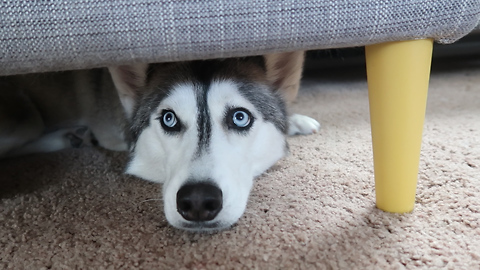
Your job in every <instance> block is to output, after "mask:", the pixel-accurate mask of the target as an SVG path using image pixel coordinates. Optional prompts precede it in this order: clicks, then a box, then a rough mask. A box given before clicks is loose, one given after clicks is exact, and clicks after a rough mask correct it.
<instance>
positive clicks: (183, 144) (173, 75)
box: [109, 54, 303, 231]
mask: <svg viewBox="0 0 480 270" xmlns="http://www.w3.org/2000/svg"><path fill="white" fill-rule="evenodd" d="M286 55H287V54H286ZM302 57H303V55H302ZM277 60H278V61H277ZM280 60H283V61H285V59H282V58H281V57H276V58H275V59H274V61H275V63H273V62H272V61H273V60H271V59H270V60H269V59H265V58H263V57H247V58H238V59H223V60H206V61H191V62H179V63H163V64H150V65H135V66H119V67H111V68H109V69H110V72H111V74H112V78H113V81H114V84H115V86H116V88H117V91H118V93H119V96H120V100H121V102H122V104H123V107H124V109H125V111H126V113H127V116H128V117H129V119H130V126H129V128H128V132H127V133H128V134H127V137H128V138H129V143H130V152H131V153H130V162H129V165H128V168H127V173H129V174H133V175H136V176H139V177H141V178H144V179H147V180H150V181H154V182H160V183H163V184H164V187H163V199H164V207H165V215H166V218H167V220H168V221H169V223H170V224H172V225H173V226H175V227H177V228H181V229H187V230H193V231H209V230H220V229H223V228H227V227H229V226H231V225H232V224H234V223H235V222H236V221H237V220H238V219H239V218H240V216H241V215H242V214H243V212H244V211H245V207H246V204H247V201H248V197H249V193H250V189H251V187H252V184H253V179H254V177H256V176H258V175H259V174H261V173H263V172H264V171H265V170H267V169H268V168H269V167H270V166H272V165H273V164H274V163H275V162H276V161H277V160H279V159H280V158H282V157H283V156H284V155H285V153H286V151H287V143H286V139H285V134H286V131H287V115H286V112H285V105H284V102H283V100H282V98H281V97H280V95H279V94H278V91H276V90H278V89H279V86H280V85H282V84H283V85H285V82H282V81H281V80H282V79H285V78H288V76H279V74H281V73H282V72H284V71H282V68H286V67H289V65H285V63H283V64H281V61H280ZM290 68H291V67H290ZM296 72H298V70H297V71H296ZM279 77H282V79H279ZM298 77H299V76H298ZM295 83H298V82H294V84H295ZM280 88H281V87H280Z"/></svg>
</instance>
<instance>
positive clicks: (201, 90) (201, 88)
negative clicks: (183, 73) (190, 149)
mask: <svg viewBox="0 0 480 270" xmlns="http://www.w3.org/2000/svg"><path fill="white" fill-rule="evenodd" d="M209 88H210V82H203V83H197V84H195V94H196V100H197V108H198V115H197V131H198V148H197V150H196V154H195V156H196V157H199V156H201V155H202V153H203V152H208V148H209V145H210V138H211V137H212V121H211V117H210V110H209V105H208V99H207V96H208V90H209Z"/></svg>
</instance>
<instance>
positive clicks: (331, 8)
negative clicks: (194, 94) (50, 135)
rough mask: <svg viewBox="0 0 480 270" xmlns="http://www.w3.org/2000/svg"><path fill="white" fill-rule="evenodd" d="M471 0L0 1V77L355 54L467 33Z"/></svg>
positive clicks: (472, 18) (478, 12)
mask: <svg viewBox="0 0 480 270" xmlns="http://www.w3.org/2000/svg"><path fill="white" fill-rule="evenodd" d="M479 16H480V2H479V0H402V1H398V0H350V1H348V0H331V1H325V0H298V1H295V0H290V1H288V0H278V1H273V0H256V1H251V0H202V1H187V0H175V1H161V0H117V1H112V0H78V1H64V0H43V1H40V0H38V1H37V0H5V1H1V2H0V29H1V31H0V65H1V69H0V74H16V73H26V72H38V71H51V70H64V69H79V68H90V67H99V66H106V65H112V64H125V63H132V62H161V61H178V60H191V59H204V58H217V57H232V56H244V55H255V54H264V53H268V52H278V51H288V50H305V49H318V48H332V47H347V46H360V45H366V44H371V43H378V42H384V41H394V40H406V39H415V38H424V37H431V38H434V39H435V40H437V41H438V42H440V43H450V42H453V41H455V40H457V39H458V38H460V37H462V36H463V35H465V34H467V33H468V32H469V31H470V30H472V29H473V28H474V27H475V26H476V25H477V23H478V20H479Z"/></svg>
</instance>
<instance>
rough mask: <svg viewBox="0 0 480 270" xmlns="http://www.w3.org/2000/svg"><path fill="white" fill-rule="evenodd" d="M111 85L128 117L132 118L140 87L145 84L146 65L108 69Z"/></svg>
mask: <svg viewBox="0 0 480 270" xmlns="http://www.w3.org/2000/svg"><path fill="white" fill-rule="evenodd" d="M108 70H109V71H110V74H111V75H112V80H113V83H114V84H115V87H116V88H117V92H118V96H119V97H120V101H121V102H122V105H123V108H124V110H125V112H126V113H127V116H128V117H131V116H132V113H133V109H134V107H135V103H136V102H137V100H138V97H139V95H140V91H141V89H142V87H144V86H145V84H146V79H147V70H148V64H134V65H125V66H114V67H109V68H108Z"/></svg>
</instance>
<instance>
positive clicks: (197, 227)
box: [178, 221, 226, 232]
mask: <svg viewBox="0 0 480 270" xmlns="http://www.w3.org/2000/svg"><path fill="white" fill-rule="evenodd" d="M178 228H179V229H183V230H187V231H192V232H217V231H220V230H222V229H225V228H226V227H225V226H224V225H223V224H222V223H221V222H218V221H216V222H181V223H180V226H178Z"/></svg>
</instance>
